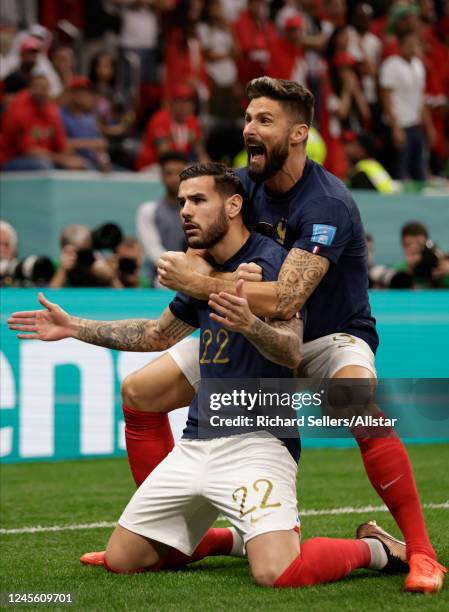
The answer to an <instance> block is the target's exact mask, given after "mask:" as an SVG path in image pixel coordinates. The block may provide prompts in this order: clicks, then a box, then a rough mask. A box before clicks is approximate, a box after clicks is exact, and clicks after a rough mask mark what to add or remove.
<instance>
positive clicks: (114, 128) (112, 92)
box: [89, 51, 137, 169]
mask: <svg viewBox="0 0 449 612" xmlns="http://www.w3.org/2000/svg"><path fill="white" fill-rule="evenodd" d="M117 77H118V71H117V65H116V62H115V60H114V59H113V57H112V55H111V54H110V53H108V52H105V51H102V52H101V53H98V54H97V55H95V56H94V57H93V58H92V62H91V66H90V71H89V78H90V81H91V83H92V92H93V94H94V99H95V102H94V113H95V116H96V119H97V122H98V127H99V128H100V130H101V133H102V134H103V136H104V137H105V138H107V140H108V150H109V154H110V156H111V161H112V162H113V163H114V164H115V165H116V166H120V167H122V168H123V167H126V168H129V169H132V168H133V167H134V162H135V149H136V148H137V145H136V146H134V142H133V143H132V145H133V146H132V147H130V146H129V144H131V143H130V141H129V138H130V136H131V133H132V127H133V125H134V120H135V113H134V110H133V108H132V106H131V105H127V104H126V102H127V101H126V98H125V97H124V95H123V92H121V91H120V90H119V89H118V88H117Z"/></svg>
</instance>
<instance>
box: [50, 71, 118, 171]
mask: <svg viewBox="0 0 449 612" xmlns="http://www.w3.org/2000/svg"><path fill="white" fill-rule="evenodd" d="M66 97H67V104H66V106H65V107H64V108H62V109H61V117H62V121H63V124H64V128H65V131H66V134H67V138H68V144H69V147H70V148H71V149H72V150H73V151H76V152H77V153H78V154H79V155H80V156H81V157H82V158H83V159H84V161H85V166H86V168H88V169H91V170H95V169H98V170H102V171H108V170H110V169H111V161H110V159H109V154H108V151H107V141H106V140H105V139H104V138H103V136H102V135H101V132H100V130H99V128H98V126H97V120H96V117H95V115H94V113H93V106H94V98H93V94H92V91H91V83H90V81H89V79H88V78H87V77H83V76H76V77H73V78H72V80H71V81H70V83H69V86H68V89H67V92H66Z"/></svg>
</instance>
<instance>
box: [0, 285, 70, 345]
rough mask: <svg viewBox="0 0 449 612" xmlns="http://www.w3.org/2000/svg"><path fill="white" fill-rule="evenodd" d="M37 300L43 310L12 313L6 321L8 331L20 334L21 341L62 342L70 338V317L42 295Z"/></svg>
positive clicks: (18, 335)
mask: <svg viewBox="0 0 449 612" xmlns="http://www.w3.org/2000/svg"><path fill="white" fill-rule="evenodd" d="M38 300H39V302H40V303H41V304H42V306H45V310H23V311H20V312H14V313H13V314H12V315H11V316H10V317H9V319H8V327H9V329H12V330H15V331H18V332H21V333H19V334H17V337H18V338H21V339H23V340H45V341H53V340H62V339H63V338H68V337H70V335H71V334H70V321H71V317H70V315H68V314H67V313H66V312H65V310H63V309H62V308H61V307H60V306H58V305H57V304H54V303H52V302H49V301H48V300H47V299H46V298H45V297H44V296H43V294H42V293H39V295H38Z"/></svg>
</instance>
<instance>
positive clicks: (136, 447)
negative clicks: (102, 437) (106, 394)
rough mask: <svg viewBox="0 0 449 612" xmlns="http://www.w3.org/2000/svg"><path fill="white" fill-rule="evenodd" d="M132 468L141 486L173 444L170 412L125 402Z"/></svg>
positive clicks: (128, 450) (128, 449)
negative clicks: (128, 404)
mask: <svg viewBox="0 0 449 612" xmlns="http://www.w3.org/2000/svg"><path fill="white" fill-rule="evenodd" d="M123 415H124V417H125V439H126V450H127V452H128V461H129V467H130V468H131V472H132V475H133V477H134V481H135V483H136V485H137V486H138V487H139V486H140V485H141V484H142V482H143V481H144V480H145V479H146V477H147V476H148V475H149V474H151V472H152V471H153V470H154V468H155V467H156V466H158V465H159V463H160V462H161V461H162V460H163V459H165V457H166V456H167V455H168V453H169V452H170V451H171V450H172V448H173V446H174V444H175V443H174V440H173V434H172V431H171V428H170V422H169V420H168V415H167V414H163V413H159V412H141V411H140V410H134V409H133V408H129V407H128V406H125V404H123Z"/></svg>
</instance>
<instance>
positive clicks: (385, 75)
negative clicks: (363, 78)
mask: <svg viewBox="0 0 449 612" xmlns="http://www.w3.org/2000/svg"><path fill="white" fill-rule="evenodd" d="M393 59H394V58H387V59H386V60H385V61H384V63H383V64H382V65H381V67H380V74H379V83H380V86H381V87H385V88H386V89H393V88H394V87H395V86H396V84H397V74H396V68H395V64H394V63H393V61H392V60H393Z"/></svg>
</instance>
